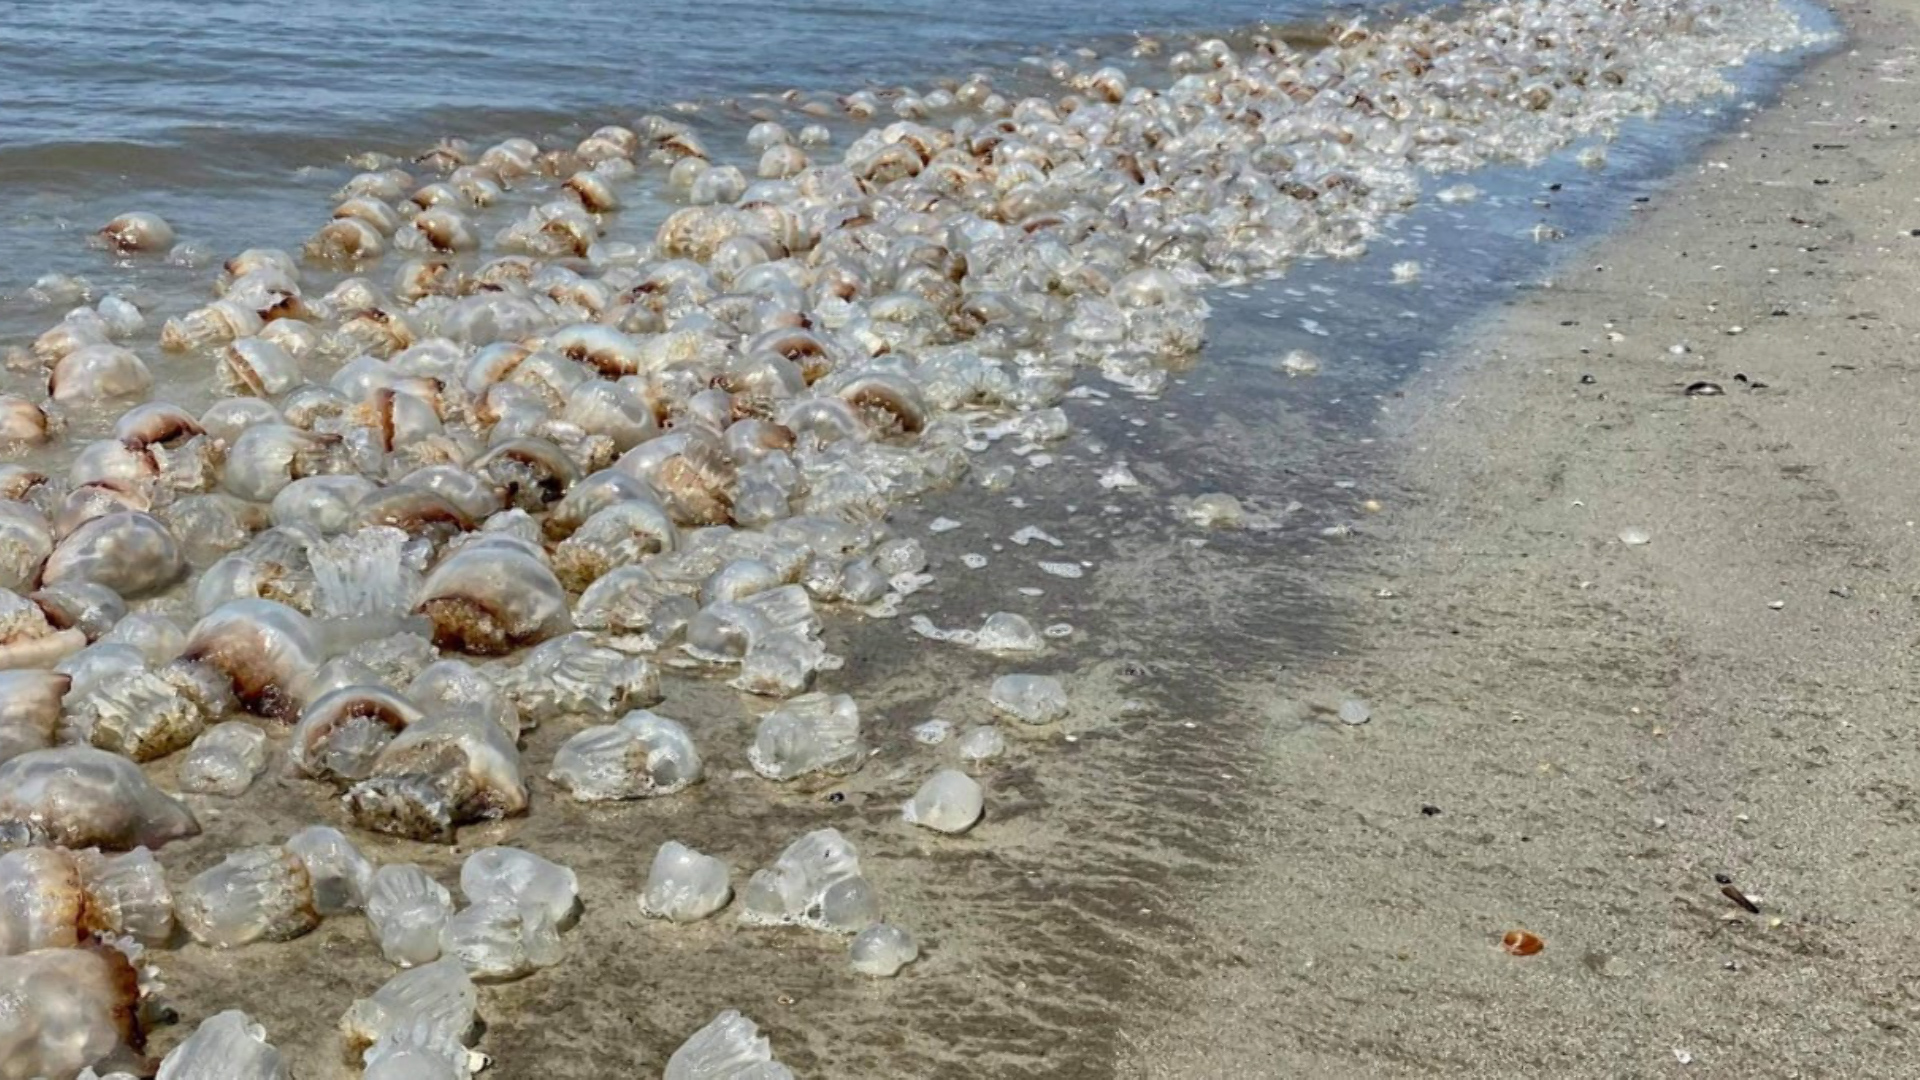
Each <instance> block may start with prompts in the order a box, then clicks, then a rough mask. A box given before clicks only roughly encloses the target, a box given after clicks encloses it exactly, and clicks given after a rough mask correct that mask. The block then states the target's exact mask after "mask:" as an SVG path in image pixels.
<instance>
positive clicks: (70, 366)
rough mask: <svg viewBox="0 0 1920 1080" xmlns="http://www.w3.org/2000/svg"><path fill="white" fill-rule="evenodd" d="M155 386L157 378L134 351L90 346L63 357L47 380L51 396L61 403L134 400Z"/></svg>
mask: <svg viewBox="0 0 1920 1080" xmlns="http://www.w3.org/2000/svg"><path fill="white" fill-rule="evenodd" d="M152 387H153V375H152V374H151V373H150V372H148V370H147V365H146V364H144V363H142V362H141V360H140V358H139V357H138V356H135V355H134V353H133V350H131V349H124V348H121V347H120V346H118V345H107V344H100V345H87V346H83V347H81V348H78V349H75V350H74V351H72V352H70V353H68V354H66V355H65V356H63V357H61V358H60V360H59V361H58V362H57V363H55V364H54V366H53V371H52V373H51V374H50V375H49V376H48V377H47V393H48V395H49V396H50V397H52V398H53V400H55V401H59V402H89V401H104V400H107V399H111V398H126V397H134V396H137V395H140V394H144V393H146V392H147V391H148V390H149V389H151V388H152Z"/></svg>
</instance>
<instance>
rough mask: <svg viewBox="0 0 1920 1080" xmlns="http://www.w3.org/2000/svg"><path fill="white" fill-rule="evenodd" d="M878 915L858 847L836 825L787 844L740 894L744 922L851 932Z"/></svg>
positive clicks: (753, 924)
mask: <svg viewBox="0 0 1920 1080" xmlns="http://www.w3.org/2000/svg"><path fill="white" fill-rule="evenodd" d="M879 921H880V904H879V899H878V898H877V897H876V896H875V894H874V891H873V886H872V885H870V884H868V883H867V880H866V878H865V877H863V876H862V875H861V872H860V852H859V850H858V849H856V848H855V847H854V846H853V843H852V842H851V841H849V840H848V839H847V838H846V837H844V836H842V835H840V832H839V831H838V830H837V829H819V830H816V831H814V832H810V833H808V834H806V835H805V836H802V837H801V838H800V839H798V840H795V841H794V842H793V843H791V844H789V845H787V849H786V850H785V851H783V852H781V853H780V857H779V858H778V859H777V860H775V861H774V864H773V865H772V866H771V867H769V868H767V869H765V870H759V871H756V872H755V873H754V875H753V877H752V878H751V879H749V880H748V882H747V888H746V891H745V892H744V893H742V894H741V910H740V922H741V923H742V924H743V925H746V926H805V927H809V928H811V929H814V930H823V931H827V932H830V933H836V934H854V933H858V932H860V931H861V930H864V929H866V928H867V927H869V926H871V925H873V924H874V923H876V922H879Z"/></svg>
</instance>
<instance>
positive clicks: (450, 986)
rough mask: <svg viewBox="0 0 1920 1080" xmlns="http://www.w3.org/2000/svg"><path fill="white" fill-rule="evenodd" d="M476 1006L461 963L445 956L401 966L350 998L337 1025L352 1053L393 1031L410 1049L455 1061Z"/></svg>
mask: <svg viewBox="0 0 1920 1080" xmlns="http://www.w3.org/2000/svg"><path fill="white" fill-rule="evenodd" d="M478 1007H479V994H478V993H477V992H476V991H475V990H474V987H473V980H472V979H471V978H469V977H468V975H467V969H466V968H464V967H462V966H461V964H460V961H458V960H456V959H454V958H452V957H447V958H444V959H441V960H436V961H434V962H433V963H430V964H422V965H420V966H419V967H416V968H413V969H411V970H409V971H403V972H401V973H400V974H398V975H396V976H394V977H393V978H391V979H389V980H387V982H386V983H385V984H384V985H383V986H381V987H380V989H378V990H375V991H374V992H373V996H372V997H370V998H361V999H359V1000H356V1001H355V1002H354V1003H353V1005H352V1006H351V1007H350V1008H348V1009H347V1012H346V1015H345V1016H343V1017H341V1019H340V1031H341V1034H342V1035H343V1036H344V1037H345V1040H346V1044H347V1052H348V1053H349V1054H350V1055H353V1056H356V1057H357V1056H359V1055H361V1054H362V1053H365V1052H367V1051H368V1050H369V1049H370V1048H371V1047H373V1046H375V1045H376V1044H378V1043H380V1042H381V1041H382V1040H385V1039H388V1038H389V1037H391V1036H396V1035H397V1036H402V1037H404V1038H405V1040H406V1042H407V1043H408V1045H409V1046H411V1047H412V1048H414V1049H417V1050H424V1051H427V1052H430V1053H434V1054H436V1055H438V1056H440V1057H442V1058H444V1059H446V1060H448V1061H455V1062H457V1061H462V1060H464V1058H465V1048H466V1045H467V1043H468V1041H469V1040H470V1039H472V1037H473V1033H474V1027H475V1024H476V1021H477V1016H476V1010H477V1009H478ZM461 1075H465V1074H464V1073H463V1074H461Z"/></svg>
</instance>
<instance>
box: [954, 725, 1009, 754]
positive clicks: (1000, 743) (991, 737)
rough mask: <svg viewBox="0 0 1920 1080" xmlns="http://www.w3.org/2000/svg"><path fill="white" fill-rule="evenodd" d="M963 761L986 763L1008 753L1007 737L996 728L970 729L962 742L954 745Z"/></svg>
mask: <svg viewBox="0 0 1920 1080" xmlns="http://www.w3.org/2000/svg"><path fill="white" fill-rule="evenodd" d="M954 749H955V750H957V751H958V752H959V754H960V760H962V761H985V760H987V759H988V758H995V757H999V756H1000V755H1001V754H1003V753H1006V750H1007V737H1006V736H1004V735H1002V734H1000V729H999V728H996V727H975V728H968V729H967V731H966V734H964V735H961V736H960V741H959V742H957V743H955V744H954Z"/></svg>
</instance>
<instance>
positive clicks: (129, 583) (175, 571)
mask: <svg viewBox="0 0 1920 1080" xmlns="http://www.w3.org/2000/svg"><path fill="white" fill-rule="evenodd" d="M184 573H186V561H185V559H183V558H182V557H181V555H180V546H179V545H178V544H176V543H175V542H174V539H173V534H172V533H170V532H168V531H167V527H166V525H165V524H163V523H162V522H161V521H160V519H159V518H156V517H154V516H153V515H152V514H143V513H138V512H132V511H122V512H116V513H110V514H105V515H102V516H100V517H96V518H93V519H91V520H89V521H87V522H85V523H84V524H82V525H80V526H79V527H78V528H76V529H74V530H73V531H72V532H71V533H69V534H67V536H66V538H65V539H63V540H61V541H60V543H59V545H58V546H56V547H55V548H54V549H53V553H52V554H51V555H49V556H48V557H47V561H46V565H45V567H44V568H43V569H42V570H41V573H40V580H41V582H42V583H43V584H45V585H58V584H61V583H63V582H69V581H91V582H95V583H97V584H100V585H105V586H106V587H107V588H109V589H112V590H113V591H115V592H117V593H119V594H120V595H121V596H124V597H127V598H129V599H133V598H136V597H140V596H145V595H148V594H150V593H155V592H158V591H160V590H162V589H165V588H166V587H168V586H169V585H172V584H173V583H174V582H176V581H178V580H180V577H181V575H182V574H184Z"/></svg>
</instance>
